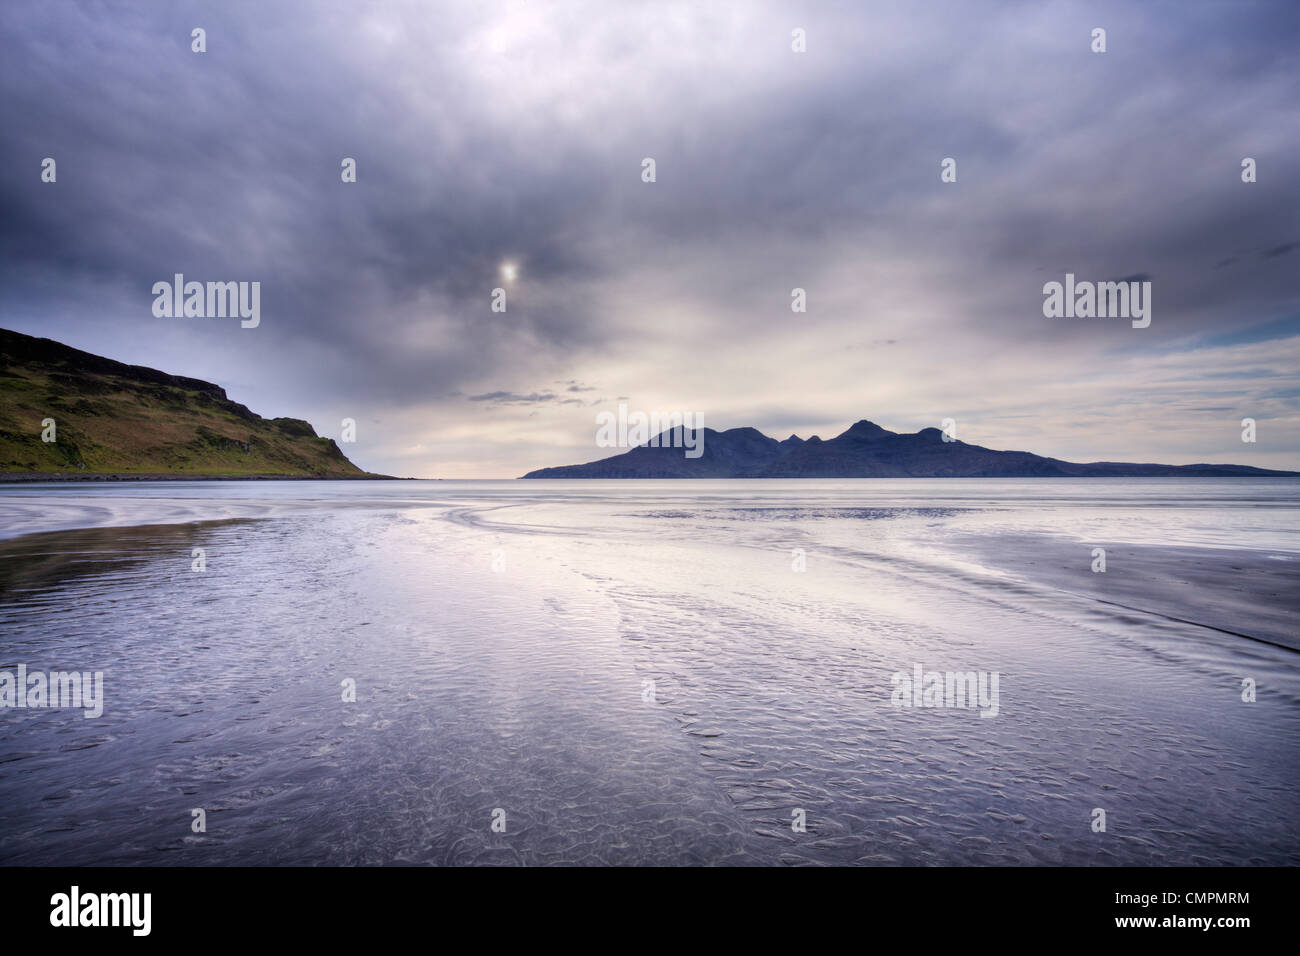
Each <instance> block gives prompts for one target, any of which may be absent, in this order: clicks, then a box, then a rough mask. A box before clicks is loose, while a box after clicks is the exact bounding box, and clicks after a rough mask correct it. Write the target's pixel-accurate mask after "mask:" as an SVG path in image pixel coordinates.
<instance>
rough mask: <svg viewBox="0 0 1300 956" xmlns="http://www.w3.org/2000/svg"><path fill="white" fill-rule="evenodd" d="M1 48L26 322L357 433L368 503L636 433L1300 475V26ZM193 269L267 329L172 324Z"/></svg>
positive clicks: (8, 308) (330, 37) (96, 38)
mask: <svg viewBox="0 0 1300 956" xmlns="http://www.w3.org/2000/svg"><path fill="white" fill-rule="evenodd" d="M0 16H2V17H3V20H2V21H0V31H2V39H0V102H2V105H0V110H3V130H4V133H3V137H2V138H0V164H2V166H0V168H3V170H4V175H3V178H0V211H2V212H3V218H2V220H0V251H2V253H3V272H2V277H3V281H2V284H0V325H2V326H4V327H6V328H12V329H17V330H19V331H22V332H27V333H30V334H35V335H43V336H48V337H51V338H55V339H58V340H60V341H64V342H67V343H69V344H71V345H74V346H76V347H78V348H83V349H87V350H89V351H92V352H96V353H100V354H104V355H108V356H111V357H113V358H117V359H121V360H123V361H129V362H132V363H135V364H142V365H149V366H153V367H157V368H161V369H164V370H166V371H169V372H173V373H176V374H183V375H191V376H195V377H199V378H205V379H209V380H212V381H215V382H218V383H219V384H221V385H223V386H225V387H226V388H227V390H228V392H229V393H230V395H231V397H232V398H234V399H235V400H237V401H240V402H243V403H245V404H247V405H248V406H249V407H251V408H253V409H254V410H256V411H258V412H260V413H261V414H263V415H266V416H268V417H270V416H278V415H288V416H293V417H302V418H307V419H309V420H310V421H311V422H312V423H313V424H315V425H316V427H317V429H318V431H320V432H321V433H322V434H326V435H330V436H333V437H338V436H339V423H340V421H341V419H343V418H345V417H351V418H354V419H356V421H357V422H358V434H357V438H358V441H357V443H356V444H355V445H347V446H344V450H345V451H346V452H347V453H348V454H349V456H350V457H351V458H352V459H353V460H354V461H356V462H357V463H358V464H360V465H362V466H363V467H365V468H368V469H370V470H373V471H380V472H385V473H389V474H399V475H414V476H423V477H510V476H516V475H519V474H522V473H523V472H525V471H527V470H530V469H532V468H537V467H542V466H547V465H561V464H570V463H574V462H578V461H587V460H591V459H594V458H599V457H604V456H605V455H607V454H609V452H608V450H605V449H600V448H597V447H595V442H594V439H595V420H594V418H595V414H596V413H597V412H599V411H601V410H612V409H614V408H615V407H616V405H617V403H618V401H619V399H620V398H623V399H625V400H626V401H628V403H629V404H630V405H631V407H632V408H633V409H640V410H644V411H647V412H649V411H673V410H681V411H691V412H696V413H700V414H703V416H704V420H705V423H706V424H707V425H709V426H711V427H714V428H728V427H734V426H738V425H754V426H756V427H758V428H760V429H762V430H763V431H765V432H767V433H768V434H771V435H774V436H775V437H781V438H783V437H785V436H786V435H788V434H790V433H792V432H796V433H798V434H800V435H803V436H804V437H807V436H808V435H810V434H813V433H817V434H820V435H822V437H824V438H825V437H830V436H832V435H833V434H836V433H838V432H840V431H842V430H843V429H844V428H845V427H847V426H848V425H849V424H851V423H852V422H853V421H855V420H857V419H861V418H868V419H871V420H873V421H875V422H877V423H879V424H881V425H883V426H885V427H887V428H892V429H895V430H906V431H912V430H916V429H919V428H923V427H927V426H937V425H938V424H939V422H940V421H941V420H942V419H944V418H954V419H956V420H957V422H958V436H959V437H960V438H962V439H963V440H966V441H970V442H975V443H979V444H985V445H989V446H991V447H997V448H1014V449H1027V450H1031V451H1035V452H1038V453H1041V454H1049V455H1055V456H1058V457H1063V458H1068V459H1073V460H1097V459H1109V460H1130V461H1163V462H1171V463H1187V462H1199V461H1227V462H1238V463H1243V464H1257V465H1261V466H1265V467H1269V466H1271V467H1283V468H1297V469H1300V371H1298V370H1300V215H1298V214H1297V213H1298V211H1300V158H1298V152H1300V5H1298V4H1296V3H1294V2H1279V3H1275V4H1270V3H1241V4H1226V3H1218V2H1214V3H1196V2H1188V0H1178V2H1171V3H1143V4H1133V3H1117V4H1095V3H1094V4H1086V5H1084V4H1072V3H1047V4H1043V3H1032V4H1031V3H1026V4H1023V5H1021V4H1007V3H998V4H982V3H973V2H967V0H959V2H952V3H913V2H902V3H896V4H890V3H884V4H878V3H872V4H865V3H844V4H832V3H804V4H768V3H760V2H743V3H734V4H733V3H717V2H710V3H698V4H675V3H644V4H642V3H611V2H595V3H564V4H556V5H550V4H544V3H538V2H532V0H530V2H527V3H508V4H495V3H484V2H477V0H476V2H469V3H442V2H436V3H435V2H409V3H406V2H384V3H348V4H326V3H312V4H306V3H303V4H298V3H279V2H268V0H258V2H248V3H244V2H230V0H223V2H220V3H211V4H203V3H175V2H167V3H163V2H157V3H134V4H99V3H84V4H70V3H60V2H39V3H24V2H17V3H15V2H7V3H6V4H5V6H4V10H3V14H0ZM195 27H202V28H204V29H205V30H206V33H207V37H206V40H207V52H206V53H202V54H197V53H194V52H192V51H191V30H192V29H193V28H195ZM1094 27H1103V28H1105V29H1106V31H1107V46H1108V50H1107V52H1106V53H1104V54H1098V53H1093V52H1092V51H1091V50H1090V44H1091V42H1092V41H1091V31H1092V30H1093V28H1094ZM795 28H802V29H803V30H805V31H806V35H807V52H806V53H802V54H801V53H795V52H793V51H792V49H791V31H792V30H794V29H795ZM44 157H53V158H55V159H56V161H57V164H58V166H57V170H58V179H57V182H56V183H53V184H49V183H42V182H41V181H40V172H41V161H42V159H43V158H44ZM343 157H354V158H355V159H356V162H357V171H358V177H357V178H358V181H357V182H356V183H354V184H345V183H343V182H341V179H340V162H341V160H342V159H343ZM645 157H653V158H654V160H655V162H656V166H657V181H656V182H654V183H644V182H642V179H641V171H642V160H643V158H645ZM945 157H952V158H954V159H956V161H957V171H958V181H957V182H956V183H942V182H941V181H940V176H939V173H940V161H941V160H942V159H943V158H945ZM1243 157H1252V158H1254V159H1255V160H1256V161H1257V164H1258V182H1256V183H1253V184H1247V183H1243V182H1242V180H1241V161H1242V159H1243ZM505 263H514V264H515V265H516V266H517V268H518V276H517V278H515V279H514V280H513V281H510V282H506V281H505V280H504V279H503V278H502V272H501V269H502V266H503V264H505ZM177 272H180V273H184V274H185V276H186V278H187V279H195V280H200V281H206V280H248V281H251V280H258V281H260V282H261V283H262V319H261V325H260V326H259V327H258V328H256V329H241V328H240V325H239V322H238V320H230V319H195V318H189V319H184V318H170V319H169V318H155V317H154V315H153V314H152V310H151V306H152V303H153V296H152V294H151V291H150V290H151V287H152V286H153V284H154V283H155V282H157V281H160V280H170V279H171V277H172V275H173V274H174V273H177ZM1067 272H1072V273H1074V274H1075V275H1076V276H1078V277H1079V278H1080V279H1090V280H1105V279H1114V278H1118V277H1125V276H1143V277H1145V278H1148V279H1149V280H1150V281H1151V282H1152V297H1153V312H1152V322H1151V325H1150V327H1149V328H1146V329H1135V328H1132V327H1131V326H1130V324H1129V323H1128V322H1127V321H1124V320H1105V319H1065V318H1060V319H1047V318H1044V316H1043V311H1042V305H1043V294H1042V286H1043V283H1045V282H1048V281H1052V280H1057V281H1059V280H1061V279H1063V277H1064V275H1065V273H1067ZM497 286H504V287H505V288H506V289H507V301H508V308H507V311H506V312H505V313H504V314H501V313H493V312H492V311H491V310H490V303H491V296H492V289H493V288H494V287H497ZM795 287H801V288H804V289H806V290H807V298H808V311H807V312H806V313H805V314H796V313H793V312H792V311H791V309H790V301H791V298H790V294H791V289H793V288H795ZM1244 417H1251V418H1254V419H1256V420H1257V421H1258V423H1259V424H1258V442H1257V443H1256V444H1253V445H1252V444H1243V443H1242V442H1241V440H1240V433H1241V427H1240V421H1241V419H1242V418H1244Z"/></svg>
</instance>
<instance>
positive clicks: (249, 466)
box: [0, 329, 387, 481]
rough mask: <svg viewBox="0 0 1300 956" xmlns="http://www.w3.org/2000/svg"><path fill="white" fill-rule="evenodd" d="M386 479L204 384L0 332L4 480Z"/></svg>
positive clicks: (0, 466)
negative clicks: (50, 424)
mask: <svg viewBox="0 0 1300 956" xmlns="http://www.w3.org/2000/svg"><path fill="white" fill-rule="evenodd" d="M49 420H53V428H52V431H51V429H50V428H49V427H48V426H47V425H45V424H44V423H45V422H47V421H49ZM47 435H48V436H50V437H53V439H54V440H53V441H46V440H44V438H45V437H46V436H47ZM383 477H387V476H384V475H372V474H370V473H369V472H366V471H363V470H361V469H360V468H358V467H357V466H356V465H354V464H353V463H352V462H350V461H349V460H348V459H347V457H346V456H345V455H344V454H343V452H342V451H340V450H339V447H338V445H336V444H335V443H334V440H333V439H332V438H322V437H320V436H318V435H317V434H316V430H315V429H314V428H313V427H312V426H311V425H310V424H309V423H307V422H305V421H302V420H301V419H297V418H263V417H262V416H261V415H258V414H256V413H255V412H252V411H250V410H249V409H248V408H246V407H245V406H243V405H241V404H239V403H238V402H232V401H231V400H230V399H229V398H227V397H226V391H225V389H223V388H221V387H220V386H218V385H213V384H212V383H211V382H204V381H201V380H199V379H196V378H185V377H183V376H179V375H169V374H167V373H166V372H160V371H157V370H156V369H151V368H144V367H143V366H139V365H126V364H124V363H122V362H115V361H113V360H112V359H108V358H103V357H102V356H99V355H93V354H91V353H90V352H82V351H80V350H79V349H74V348H71V347H70V346H67V345H63V344H61V343H59V342H55V341H53V340H52V339H43V338H36V337H34V336H30V335H23V334H22V333H21V332H12V331H9V330H7V329H0V479H4V480H11V481H12V480H24V479H26V480H32V479H39V480H49V479H61V478H75V479H82V480H86V479H95V478H127V479H144V478H155V479H169V478H196V479H197V478H383Z"/></svg>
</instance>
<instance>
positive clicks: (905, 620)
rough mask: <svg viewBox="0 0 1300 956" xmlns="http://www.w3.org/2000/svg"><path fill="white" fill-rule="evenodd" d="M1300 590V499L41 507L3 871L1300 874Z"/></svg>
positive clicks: (1282, 488) (642, 491)
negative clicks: (42, 689) (724, 869)
mask: <svg viewBox="0 0 1300 956" xmlns="http://www.w3.org/2000/svg"><path fill="white" fill-rule="evenodd" d="M1098 549H1100V550H1101V551H1102V552H1103V554H1102V558H1103V559H1105V558H1106V557H1107V555H1109V564H1108V565H1107V566H1105V567H1104V569H1102V570H1098V569H1097V567H1096V565H1097V561H1098V555H1097V554H1096V551H1097V550H1098ZM1117 555H1142V556H1144V557H1143V561H1142V562H1140V563H1139V562H1135V561H1133V562H1130V561H1127V560H1121V559H1119V558H1117V557H1116V556H1117ZM1188 562H1193V563H1194V564H1195V570H1196V574H1197V575H1198V576H1197V577H1196V578H1195V584H1194V586H1190V590H1185V591H1179V590H1178V589H1179V587H1180V586H1182V587H1185V588H1187V587H1189V585H1188V581H1190V580H1191V579H1190V578H1186V576H1185V575H1184V574H1183V571H1184V569H1185V567H1191V565H1190V564H1188ZM1100 575H1107V576H1110V579H1112V580H1117V581H1118V580H1126V581H1127V584H1128V586H1129V593H1131V594H1132V595H1133V596H1130V597H1126V598H1124V599H1123V600H1122V601H1117V600H1109V599H1100V598H1098V597H1097V593H1096V589H1095V587H1094V586H1093V585H1094V584H1095V582H1096V581H1098V580H1101V578H1100V577H1099V576H1100ZM1126 575H1127V578H1125V577H1124V576H1126ZM1216 588H1222V592H1221V593H1222V595H1223V600H1224V601H1225V602H1226V601H1229V600H1231V602H1232V603H1231V604H1225V605H1220V604H1219V602H1218V601H1217V599H1216V598H1215V595H1216V594H1218V593H1220V592H1218V591H1216ZM1192 591H1194V592H1195V597H1196V598H1197V601H1196V602H1193V601H1192V600H1191V592H1192ZM1296 593H1300V480H1291V479H1178V478H1153V479H1078V480H1068V479H1009V480H1003V479H969V480H967V479H914V480H871V479H867V480H725V481H711V480H691V481H628V480H624V481H578V480H569V481H533V480H527V481H524V480H516V481H338V482H333V481H212V482H208V481H178V482H156V481H152V482H87V483H81V482H58V483H32V484H8V485H2V486H0V682H3V681H4V675H5V674H10V675H15V676H14V680H15V681H16V675H17V673H18V668H19V667H20V666H21V667H23V668H25V673H26V674H27V675H31V674H33V673H43V674H49V673H69V672H77V673H80V674H85V675H87V681H89V680H90V676H89V675H95V674H98V675H100V680H101V684H100V687H101V694H102V699H101V700H100V701H99V705H100V707H101V712H100V713H99V714H97V715H94V714H92V712H91V710H90V709H89V708H88V707H86V706H82V707H77V706H70V705H69V704H68V701H67V700H62V701H55V703H61V704H62V706H46V705H43V704H41V703H40V702H39V701H37V702H35V703H33V699H32V698H31V697H30V694H29V695H28V696H27V697H26V698H24V699H23V702H25V703H27V704H29V706H18V702H19V698H20V697H22V696H23V691H24V689H23V688H20V687H17V686H16V685H15V684H13V683H11V684H10V685H9V691H8V692H7V693H8V695H7V696H6V697H5V698H4V701H3V703H5V706H3V707H0V835H2V836H0V864H6V865H77V866H80V865H150V866H158V865H162V866H171V865H175V866H212V865H218V866H220V865H391V864H406V865H435V866H442V865H573V866H583V865H680V864H687V865H724V866H725V865H755V866H782V865H862V866H891V865H993V866H1006V865H1015V866H1021V865H1028V866H1033V865H1061V864H1064V865H1123V866H1131V865H1133V866H1135V865H1167V864H1182V865H1269V864H1271V865H1278V864H1281V865H1295V864H1297V863H1300V796H1298V794H1300V667H1298V666H1297V665H1298V664H1300V653H1298V652H1297V650H1296V649H1295V648H1296V647H1300V620H1296V619H1295V618H1294V617H1291V616H1289V613H1290V612H1289V610H1288V608H1290V607H1291V606H1292V603H1289V602H1293V601H1294V595H1295V594H1296ZM1180 595H1184V596H1180ZM1193 605H1195V606H1193ZM1184 606H1186V610H1185V611H1179V610H1178V608H1181V607H1184ZM1215 606H1222V607H1228V608H1230V611H1229V612H1228V614H1229V617H1230V620H1226V622H1225V619H1224V618H1223V617H1219V618H1216V619H1215V620H1214V621H1213V622H1212V623H1208V624H1207V620H1209V619H1208V618H1206V617H1205V614H1208V613H1209V611H1206V612H1204V614H1203V613H1202V612H1201V611H1198V610H1197V608H1198V607H1199V608H1213V607H1215ZM1256 612H1258V618H1257V616H1256ZM1266 620H1267V621H1268V622H1271V623H1268V624H1267V626H1265V623H1264V622H1265V621H1266ZM1279 622H1281V623H1279ZM1291 624H1293V625H1294V629H1293V630H1292V631H1291V634H1290V635H1289V636H1288V635H1287V634H1286V633H1283V632H1285V631H1287V630H1288V627H1289V625H1291ZM28 679H29V680H30V677H29V678H28ZM88 686H89V684H88ZM0 689H3V688H2V687H0ZM962 691H968V693H965V694H963V693H961V692H962ZM45 703H46V704H48V703H50V701H49V700H48V698H47V700H46V702H45ZM83 703H84V702H83Z"/></svg>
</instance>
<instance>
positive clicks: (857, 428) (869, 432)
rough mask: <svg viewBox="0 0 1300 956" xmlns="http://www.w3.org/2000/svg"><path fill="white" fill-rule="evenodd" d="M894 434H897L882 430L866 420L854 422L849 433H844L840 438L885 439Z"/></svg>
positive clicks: (885, 429)
mask: <svg viewBox="0 0 1300 956" xmlns="http://www.w3.org/2000/svg"><path fill="white" fill-rule="evenodd" d="M893 434H895V433H894V432H891V431H890V430H889V429H887V428H881V427H880V426H879V425H877V424H876V423H875V422H869V421H867V420H866V419H865V418H864V419H862V420H861V421H859V422H854V423H853V424H852V425H851V426H849V429H848V431H846V432H844V433H843V434H842V435H840V436H839V437H841V438H857V439H873V438H883V437H884V436H886V435H893Z"/></svg>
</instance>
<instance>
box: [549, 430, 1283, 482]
mask: <svg viewBox="0 0 1300 956" xmlns="http://www.w3.org/2000/svg"><path fill="white" fill-rule="evenodd" d="M701 430H702V431H703V433H704V435H703V454H701V455H700V456H699V457H698V458H687V457H686V456H685V454H684V450H683V448H682V445H683V444H684V442H683V441H682V435H681V433H680V429H670V430H669V431H666V432H664V433H662V434H661V435H660V436H658V441H657V445H658V446H659V447H653V446H651V445H649V444H647V445H640V446H638V447H636V448H632V449H630V450H629V451H627V452H624V453H623V454H621V455H615V456H613V457H611V458H602V459H601V460H599V461H593V462H588V463H587V464H585V465H563V466H560V467H556V468H541V469H538V470H537V471H530V472H529V473H528V474H526V475H524V477H525V478H1101V477H1112V478H1121V477H1123V478H1147V477H1164V476H1183V477H1192V476H1202V477H1216V478H1222V477H1238V476H1240V477H1289V476H1300V472H1294V471H1273V470H1269V469H1265V468H1254V467H1251V466H1249V465H1216V464H1202V465H1146V464H1132V463H1128V462H1115V461H1097V462H1088V463H1076V462H1070V461H1062V460H1061V459H1059V458H1045V457H1043V456H1042V455H1035V454H1033V453H1031V452H1027V451H996V450H994V449H992V448H983V447H981V446H979V445H968V444H967V443H966V442H963V441H956V440H953V441H944V434H943V432H941V431H940V430H939V429H937V428H923V429H921V430H920V431H919V432H914V433H910V434H901V433H899V432H892V431H889V430H888V429H885V428H881V427H880V426H879V425H877V424H875V423H874V422H869V421H866V420H863V421H860V422H857V423H856V424H854V425H853V426H851V427H850V428H849V429H848V430H847V431H845V432H844V433H843V434H841V435H837V436H835V437H834V438H831V439H828V440H826V441H823V440H822V439H820V438H818V437H816V436H814V437H812V438H809V439H807V440H806V441H805V440H804V439H802V438H799V437H798V436H797V435H791V436H790V437H789V438H787V439H785V440H784V441H777V440H776V439H775V438H770V437H768V436H767V435H764V434H763V433H762V432H760V431H758V429H756V428H729V429H727V430H726V431H721V432H720V431H715V430H714V429H712V428H705V429H701ZM693 439H694V440H695V441H699V435H698V434H696V435H694V436H693Z"/></svg>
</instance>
